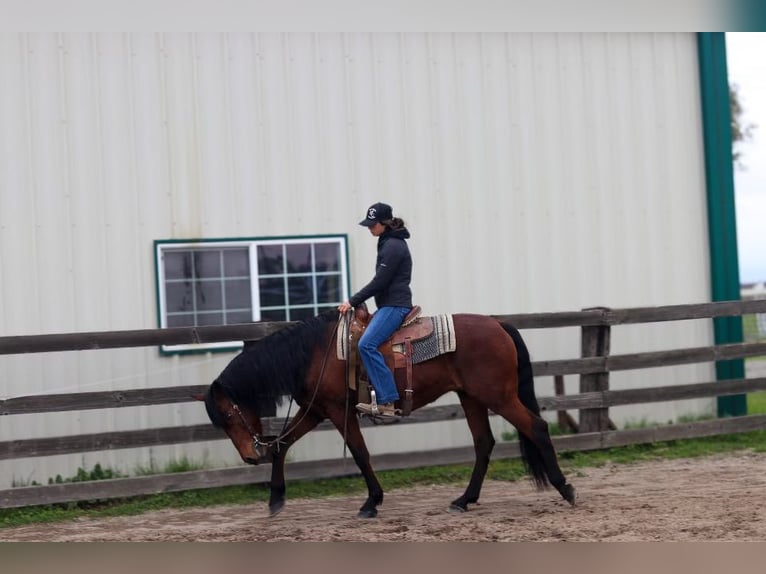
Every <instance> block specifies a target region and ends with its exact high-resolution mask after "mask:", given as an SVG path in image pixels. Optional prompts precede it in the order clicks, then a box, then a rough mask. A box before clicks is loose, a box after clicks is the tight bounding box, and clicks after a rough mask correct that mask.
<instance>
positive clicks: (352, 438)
mask: <svg viewBox="0 0 766 574" xmlns="http://www.w3.org/2000/svg"><path fill="white" fill-rule="evenodd" d="M328 418H329V419H330V420H331V421H332V423H333V424H334V425H335V428H337V429H338V432H340V434H341V435H345V436H344V438H345V440H346V444H347V445H348V449H349V450H350V451H351V456H353V457H354V462H356V465H357V466H358V467H359V470H360V471H361V472H362V476H363V477H364V482H365V483H366V484H367V500H366V501H365V503H364V504H363V505H362V507H361V508H360V509H359V514H358V515H357V516H358V517H359V518H375V517H376V516H377V515H378V505H379V504H382V503H383V488H382V487H381V486H380V482H378V477H377V476H375V471H374V470H372V465H371V464H370V453H369V451H368V450H367V444H366V443H365V442H364V437H363V436H362V431H361V429H360V428H359V418H358V417H357V416H356V412H355V411H348V412H346V411H345V409H337V410H335V411H333V412H331V413H329V414H328Z"/></svg>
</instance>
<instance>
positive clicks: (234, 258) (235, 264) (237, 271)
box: [223, 249, 250, 277]
mask: <svg viewBox="0 0 766 574" xmlns="http://www.w3.org/2000/svg"><path fill="white" fill-rule="evenodd" d="M223 274H224V276H226V277H250V253H249V250H248V249H225V250H224V252H223Z"/></svg>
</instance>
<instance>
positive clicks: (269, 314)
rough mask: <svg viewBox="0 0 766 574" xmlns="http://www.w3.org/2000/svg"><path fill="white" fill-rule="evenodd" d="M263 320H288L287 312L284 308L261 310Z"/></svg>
mask: <svg viewBox="0 0 766 574" xmlns="http://www.w3.org/2000/svg"><path fill="white" fill-rule="evenodd" d="M261 321H287V319H285V312H284V310H282V309H271V310H269V311H262V312H261Z"/></svg>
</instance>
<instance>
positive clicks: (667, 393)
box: [0, 300, 766, 508]
mask: <svg viewBox="0 0 766 574" xmlns="http://www.w3.org/2000/svg"><path fill="white" fill-rule="evenodd" d="M763 312H766V300H750V301H727V302H720V303H706V304H697V305H674V306H664V307H646V308H634V309H617V310H614V309H603V308H599V309H587V310H584V311H578V312H565V313H535V314H518V315H497V316H496V318H498V319H499V320H502V321H507V322H510V323H512V324H514V325H516V326H517V327H518V328H520V329H544V328H555V327H572V326H577V327H580V328H581V329H582V356H581V357H580V358H577V359H567V360H556V361H540V362H535V363H533V368H534V371H535V375H536V376H554V377H556V376H559V377H560V376H563V375H568V374H569V375H571V374H575V375H580V393H579V394H577V395H569V396H564V395H559V396H552V397H539V403H540V406H541V408H542V409H543V410H547V411H560V412H563V411H566V410H567V409H572V410H579V411H580V431H581V432H580V433H578V434H574V435H568V436H561V437H555V438H554V442H555V444H556V448H557V449H558V450H560V451H567V450H589V449H599V448H607V447H614V446H624V445H629V444H636V443H645V442H653V441H661V440H672V439H680V438H692V437H700V436H711V435H716V434H722V433H736V432H746V431H750V430H756V429H762V428H766V416H761V415H759V416H740V417H727V418H720V419H715V420H710V421H701V422H695V423H686V424H675V425H667V426H661V427H657V428H646V429H633V430H609V428H610V426H609V419H608V409H609V408H610V407H613V406H618V405H628V404H640V403H651V402H664V401H673V400H684V399H691V398H704V397H720V396H730V395H738V394H742V393H748V392H754V391H763V390H766V378H753V379H732V380H726V381H712V382H702V383H696V384H687V385H677V386H669V387H653V388H641V389H628V390H619V391H613V390H609V373H610V372H612V371H619V370H629V369H643V368H649V367H657V366H668V365H680V364H689V363H699V362H712V361H724V360H732V359H741V358H744V357H752V356H759V355H766V343H747V344H745V343H735V344H728V345H717V346H711V347H698V348H690V349H673V350H667V351H660V352H649V353H633V354H626V355H610V354H609V346H610V345H609V341H610V337H611V333H610V328H611V326H614V325H624V324H636V323H647V322H662V321H677V320H690V319H710V318H716V317H726V316H740V315H743V314H750V313H763ZM288 324H289V323H256V324H247V325H234V326H226V327H197V328H175V329H162V330H160V329H147V330H135V331H117V332H92V333H67V334H52V335H25V336H16V337H7V336H6V337H0V354H21V353H41V352H54V351H75V350H86V349H112V348H123V347H140V346H154V345H170V344H188V343H212V342H221V341H232V340H257V339H259V338H262V337H264V336H267V335H269V334H271V333H273V332H275V331H277V330H279V329H281V328H284V327H285V326H286V325H288ZM204 389H205V386H204V385H193V386H180V387H164V388H154V389H127V390H122V391H103V392H86V393H69V394H51V395H44V396H28V397H14V398H10V399H5V400H0V415H9V416H12V415H20V414H30V413H46V412H59V411H69V410H87V409H111V408H121V407H135V406H142V405H158V404H170V403H179V402H188V401H191V400H194V399H193V396H194V395H195V394H197V393H199V392H201V391H203V390H204ZM462 417H463V413H462V410H461V408H460V406H459V405H450V406H440V407H431V408H425V409H421V410H419V411H416V412H414V413H413V414H412V416H410V417H408V418H407V419H403V420H402V421H400V423H399V424H418V423H422V422H432V421H446V420H453V419H458V418H462ZM264 422H265V428H264V431H265V432H267V433H273V432H276V431H279V430H280V429H281V428H282V425H283V424H284V420H283V419H281V418H278V417H273V418H269V419H266V420H265V421H264ZM329 428H330V425H329V424H327V423H323V425H320V427H319V429H329ZM219 438H223V435H222V434H221V433H220V431H218V430H217V429H215V428H213V427H212V426H211V425H207V424H205V425H191V426H183V427H166V428H153V429H144V430H136V431H121V432H107V433H95V434H83V435H75V436H63V437H51V438H38V439H24V440H13V441H0V460H10V459H15V458H23V457H37V456H50V455H61V454H70V453H78V452H90V451H101V450H111V449H120V448H136V447H148V446H156V445H164V444H180V443H189V442H198V441H208V440H216V439H219ZM495 456H496V457H515V456H518V444H517V443H516V442H515V441H514V442H504V443H500V444H498V445H497V447H496V450H495ZM472 460H473V449H472V448H471V447H460V448H449V449H441V450H438V451H430V452H426V453H418V452H415V453H403V454H391V455H380V456H375V461H374V464H375V467H376V468H377V469H380V470H385V469H394V468H407V467H409V468H412V467H418V466H427V465H440V464H462V463H468V462H471V461H472ZM268 474H269V467H268V465H266V466H265V467H244V466H243V467H237V468H227V469H217V470H202V471H192V472H185V473H175V474H169V475H155V476H143V477H135V478H122V479H114V480H105V481H95V482H88V483H71V484H57V485H49V486H28V487H21V488H12V489H7V490H2V491H0V508H3V507H5V508H8V507H19V506H29V505H39V504H51V503H58V502H68V501H77V500H93V499H106V498H115V497H126V496H135V495H142V494H151V493H157V492H169V491H179V490H188V489H193V488H210V487H218V486H225V485H234V484H248V483H257V482H264V481H267V480H268ZM350 474H357V469H356V466H355V465H354V463H353V461H351V460H349V459H333V460H325V461H310V462H299V463H298V462H297V463H288V476H289V477H290V478H291V479H300V478H327V477H334V476H343V475H350Z"/></svg>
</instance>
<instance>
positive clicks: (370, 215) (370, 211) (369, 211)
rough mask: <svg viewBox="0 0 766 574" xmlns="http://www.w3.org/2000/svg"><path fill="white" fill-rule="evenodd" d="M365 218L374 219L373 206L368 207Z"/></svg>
mask: <svg viewBox="0 0 766 574" xmlns="http://www.w3.org/2000/svg"><path fill="white" fill-rule="evenodd" d="M367 219H376V211H375V208H374V207H371V208H370V209H369V210H368V211H367Z"/></svg>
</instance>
